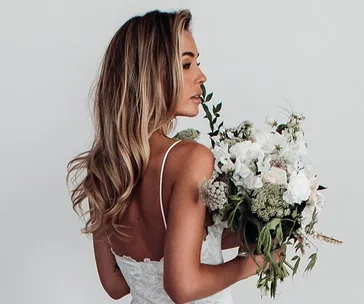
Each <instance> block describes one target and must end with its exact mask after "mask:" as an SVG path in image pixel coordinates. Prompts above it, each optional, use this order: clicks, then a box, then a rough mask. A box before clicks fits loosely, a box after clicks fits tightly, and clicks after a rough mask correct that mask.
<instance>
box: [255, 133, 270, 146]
mask: <svg viewBox="0 0 364 304" xmlns="http://www.w3.org/2000/svg"><path fill="white" fill-rule="evenodd" d="M269 135H270V134H269V133H268V132H263V131H258V132H256V133H254V134H253V135H252V138H253V140H254V142H257V143H259V144H260V146H261V147H262V148H264V147H265V146H266V145H267V143H268V140H269Z"/></svg>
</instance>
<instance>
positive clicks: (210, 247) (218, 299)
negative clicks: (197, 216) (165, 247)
mask: <svg viewBox="0 0 364 304" xmlns="http://www.w3.org/2000/svg"><path fill="white" fill-rule="evenodd" d="M178 142H179V141H176V142H175V143H173V144H172V145H171V147H169V149H168V150H167V152H166V154H165V156H164V159H163V162H162V168H161V174H160V188H159V189H160V206H161V213H162V217H163V221H164V226H165V228H166V229H167V223H166V219H165V216H164V211H163V205H162V176H163V169H164V164H165V161H166V158H167V155H168V153H169V151H170V150H171V149H172V148H173V147H174V145H176V144H177V143H178ZM213 221H214V223H213V225H211V226H209V227H207V230H208V231H207V232H208V233H207V236H206V239H205V240H204V241H203V243H202V248H201V263H203V264H209V265H217V264H222V263H223V262H224V260H223V255H222V251H221V236H222V232H223V229H224V228H225V227H226V226H225V225H224V222H221V220H220V217H219V216H213ZM111 251H112V252H113V253H114V255H115V258H116V261H117V264H118V266H119V268H120V271H121V273H122V274H123V276H124V278H125V280H126V282H127V283H128V285H129V288H130V294H131V296H132V298H133V299H132V301H131V303H134V304H165V303H173V301H172V300H171V298H170V297H169V296H168V294H167V293H166V292H165V290H164V288H163V258H162V259H161V260H160V261H151V260H150V259H149V258H145V259H144V261H142V262H138V261H136V260H134V259H133V258H131V257H129V256H125V255H123V256H119V255H117V254H116V253H115V252H114V251H113V250H112V249H111ZM190 303H206V304H207V303H216V304H217V303H224V304H233V303H234V302H233V300H232V296H231V294H230V292H229V290H228V289H224V290H222V291H220V292H218V293H216V294H214V295H212V296H209V297H207V298H203V299H200V300H196V301H193V302H190Z"/></svg>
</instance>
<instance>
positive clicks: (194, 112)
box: [176, 107, 199, 117]
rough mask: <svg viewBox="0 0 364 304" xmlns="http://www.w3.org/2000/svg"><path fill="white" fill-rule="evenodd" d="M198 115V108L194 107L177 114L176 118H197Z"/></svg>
mask: <svg viewBox="0 0 364 304" xmlns="http://www.w3.org/2000/svg"><path fill="white" fill-rule="evenodd" d="M198 113H199V108H198V107H194V108H192V107H191V108H189V109H185V111H183V112H180V113H177V114H176V116H184V117H195V116H197V115H198Z"/></svg>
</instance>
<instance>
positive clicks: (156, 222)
mask: <svg viewBox="0 0 364 304" xmlns="http://www.w3.org/2000/svg"><path fill="white" fill-rule="evenodd" d="M173 143H175V140H172V139H169V138H165V137H163V138H158V139H155V140H153V139H151V141H150V148H151V154H150V160H149V164H148V168H147V171H146V172H145V174H144V176H143V178H142V179H141V180H140V182H139V183H138V185H137V186H136V187H135V189H134V191H133V194H132V201H131V204H130V206H129V208H128V210H127V212H126V214H125V216H124V217H123V219H122V223H121V224H123V225H127V226H130V227H131V229H129V230H128V231H127V233H128V235H130V236H131V239H130V240H129V241H128V242H127V243H126V242H123V241H121V240H119V239H118V238H117V237H115V236H112V237H111V238H110V239H111V243H112V248H113V251H114V252H115V253H116V254H117V255H120V256H122V255H126V256H129V257H131V258H133V259H135V260H136V261H143V260H144V259H145V258H150V259H151V260H154V261H159V260H160V259H161V258H162V257H163V255H164V253H163V251H164V239H165V232H166V230H165V226H164V222H163V217H162V212H161V206H160V199H159V198H160V195H159V191H160V182H159V181H160V175H161V166H162V161H163V158H164V156H165V154H166V152H167V150H168V149H169V148H170V147H171V145H172V144H173ZM195 145H196V143H194V142H192V141H182V142H179V143H177V144H176V145H175V146H174V147H173V148H172V149H171V150H170V152H169V153H168V156H167V158H166V161H165V166H164V170H163V175H162V204H163V210H164V214H165V217H166V218H167V215H168V209H169V198H170V196H171V191H172V188H173V184H174V181H175V180H176V177H177V176H178V171H179V168H181V167H182V166H183V163H184V162H186V161H188V152H189V151H190V150H191V149H192V148H193V147H195ZM211 223H212V218H211V216H210V214H209V213H207V212H206V219H205V233H204V235H205V236H206V234H207V232H206V230H207V229H206V227H207V226H210V225H211Z"/></svg>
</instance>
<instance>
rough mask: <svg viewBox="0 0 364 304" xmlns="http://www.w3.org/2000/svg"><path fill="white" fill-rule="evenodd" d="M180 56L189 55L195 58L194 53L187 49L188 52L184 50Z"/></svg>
mask: <svg viewBox="0 0 364 304" xmlns="http://www.w3.org/2000/svg"><path fill="white" fill-rule="evenodd" d="M182 56H190V57H192V58H195V53H193V52H189V51H188V52H184V53H183V54H182ZM198 56H200V53H198V54H197V57H198ZM197 57H196V58H197Z"/></svg>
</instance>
